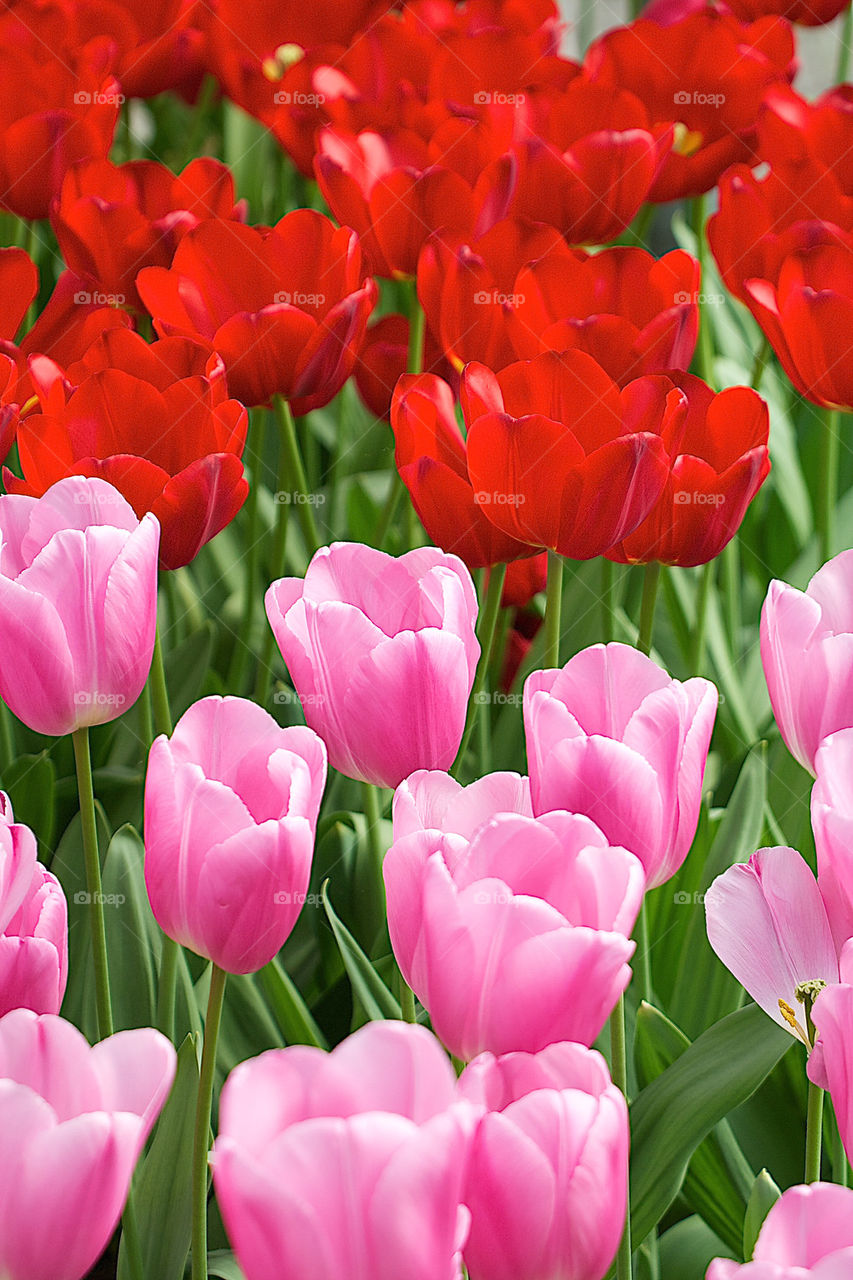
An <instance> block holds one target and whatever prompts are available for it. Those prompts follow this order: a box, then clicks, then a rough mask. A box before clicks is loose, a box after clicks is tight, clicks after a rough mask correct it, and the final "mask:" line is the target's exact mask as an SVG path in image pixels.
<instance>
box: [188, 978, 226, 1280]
mask: <svg viewBox="0 0 853 1280" xmlns="http://www.w3.org/2000/svg"><path fill="white" fill-rule="evenodd" d="M227 977H228V975H227V973H226V972H225V971H224V969H220V968H219V965H216V964H211V967H210V991H209V993H208V997H207V1017H206V1018H205V1022H204V1048H203V1049H202V1052H201V1072H200V1074H199V1078H198V1098H197V1101H196V1109H195V1136H194V1139H193V1261H192V1280H207V1153H208V1150H209V1148H210V1112H211V1108H212V1106H213V1077H214V1070H215V1067H216V1043H217V1041H218V1039H219V1024H220V1022H221V1020H222V1004H223V1000H224V997H225V979H226V978H227Z"/></svg>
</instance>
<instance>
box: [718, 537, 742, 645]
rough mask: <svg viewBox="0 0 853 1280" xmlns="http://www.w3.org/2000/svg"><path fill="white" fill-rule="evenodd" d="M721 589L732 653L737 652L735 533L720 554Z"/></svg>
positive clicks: (738, 608)
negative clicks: (723, 596)
mask: <svg viewBox="0 0 853 1280" xmlns="http://www.w3.org/2000/svg"><path fill="white" fill-rule="evenodd" d="M720 567H721V570H722V578H723V590H724V593H725V602H726V618H727V620H728V629H729V637H730V640H731V646H732V654H736V653H738V651H739V649H738V642H739V637H740V633H741V625H742V616H741V581H740V577H741V575H740V546H739V544H738V537H737V534H735V536H734V537H733V538H732V540H731V542H727V543H726V545H725V546H724V547H723V550H722V553H721V555H720Z"/></svg>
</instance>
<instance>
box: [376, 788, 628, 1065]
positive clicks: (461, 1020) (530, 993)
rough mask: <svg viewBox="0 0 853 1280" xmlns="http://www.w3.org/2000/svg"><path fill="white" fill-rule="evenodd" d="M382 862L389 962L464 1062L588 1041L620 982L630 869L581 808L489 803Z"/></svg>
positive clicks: (422, 834) (398, 843)
mask: <svg viewBox="0 0 853 1280" xmlns="http://www.w3.org/2000/svg"><path fill="white" fill-rule="evenodd" d="M384 873H385V887H386V890H387V895H388V927H389V931H390V934H391V945H392V946H393V948H394V954H395V956H396V957H397V963H398V964H399V966H400V971H401V973H402V974H403V977H404V978H405V979H406V981H407V982H408V984H409V986H410V987H411V988H412V990H413V991H414V992H415V994H416V995H417V996H418V997H419V999H420V1001H421V1003H422V1004H423V1005H424V1007H425V1008H426V1009H428V1010H429V1014H430V1017H431V1019H432V1025H433V1027H434V1028H435V1032H436V1035H438V1036H439V1038H440V1039H441V1040H442V1042H443V1043H444V1044H445V1045H447V1047H448V1048H449V1049H450V1050H451V1052H452V1053H454V1054H456V1056H457V1057H459V1058H462V1059H463V1060H465V1061H468V1060H470V1059H471V1058H473V1057H475V1056H476V1054H478V1053H483V1052H485V1051H489V1052H491V1053H510V1052H513V1051H515V1050H521V1051H524V1052H528V1053H536V1052H538V1050H540V1049H543V1048H544V1047H545V1046H546V1045H548V1044H550V1043H551V1042H552V1041H554V1040H577V1041H579V1042H582V1043H584V1044H591V1043H592V1041H593V1040H594V1039H595V1037H596V1036H597V1035H598V1033H599V1031H600V1030H601V1028H602V1026H603V1025H604V1023H605V1021H606V1019H607V1018H608V1016H609V1015H610V1013H611V1012H612V1010H613V1007H614V1005H615V1004H616V1001H617V1000H618V999H619V996H620V995H621V994H622V992H623V991H624V990H625V987H626V986H627V985H628V982H629V981H630V978H631V970H630V968H629V966H628V960H629V959H630V957H631V955H632V954H633V951H634V944H633V942H630V941H629V940H628V934H630V932H631V930H632V929H633V927H634V921H635V919H636V916H637V912H638V911H639V909H640V903H641V901H642V897H643V890H644V877H643V869H642V866H641V865H640V863H639V861H638V860H637V859H636V858H635V857H634V856H633V855H632V854H630V853H628V852H627V851H626V850H625V849H620V848H611V847H610V846H609V845H608V843H607V840H606V838H605V837H604V835H603V834H602V833H601V831H599V829H598V827H596V825H595V823H594V822H591V821H590V820H589V819H588V818H584V817H582V816H580V815H576V814H571V813H548V814H544V815H543V816H542V817H541V818H538V819H536V818H528V817H525V816H523V815H521V814H513V813H498V814H497V816H495V817H494V818H492V819H491V820H489V821H486V822H484V823H481V824H480V825H479V826H478V827H476V828H475V830H474V834H473V837H472V838H471V839H470V840H468V839H466V838H465V837H464V836H461V835H456V834H452V833H450V834H445V832H443V831H441V830H424V831H418V830H415V831H413V832H412V833H411V834H410V835H404V836H402V837H400V838H399V839H395V841H394V843H393V844H392V846H391V848H390V849H389V850H388V853H387V854H386V856H385V864H384Z"/></svg>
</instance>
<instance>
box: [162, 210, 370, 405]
mask: <svg viewBox="0 0 853 1280" xmlns="http://www.w3.org/2000/svg"><path fill="white" fill-rule="evenodd" d="M137 288H138V290H139V294H140V297H141V298H142V300H143V302H144V303H145V305H146V307H147V308H148V310H149V311H150V312H151V314H152V316H153V317H154V324H155V328H156V329H157V332H158V333H159V334H161V335H163V336H168V335H170V334H182V335H184V336H186V337H192V338H196V339H197V340H201V341H202V342H205V343H207V344H208V346H209V347H210V349H211V350H215V351H218V352H219V354H220V355H221V356H222V359H223V361H224V362H225V368H226V371H227V374H228V386H229V388H230V391H231V394H232V395H234V396H236V397H237V398H238V399H239V400H242V402H243V403H244V404H246V405H250V406H251V405H261V404H267V403H268V402H269V401H270V399H271V397H272V396H274V395H276V394H280V395H282V396H285V397H286V398H287V399H288V400H289V401H290V403H291V407H292V409H293V412H294V413H295V414H304V413H308V411H309V410H311V409H317V408H319V407H320V406H322V405H324V404H328V403H329V401H330V400H331V399H332V398H333V396H336V395H337V393H338V392H339V391H340V389H341V387H342V386H343V384H344V383H345V382H346V380H347V378H348V377H349V375H350V374H351V373H352V370H353V366H354V364H355V358H356V353H357V352H358V349H359V347H360V345H361V343H362V341H363V338H364V332H365V328H366V325H367V318H368V316H369V315H370V312H371V311H372V309H373V306H374V303H375V301H376V285H375V283H374V282H373V281H372V280H369V279H365V273H364V270H363V268H362V260H361V251H360V248H359V244H358V238H357V236H356V235H355V234H354V233H353V232H352V231H350V230H349V228H348V227H340V228H336V227H334V226H333V224H332V223H331V222H330V221H329V219H328V218H325V217H324V216H323V215H322V214H321V213H316V212H315V211H314V210H313V209H297V210H296V211H295V212H293V213H288V214H286V215H285V217H283V218H282V219H281V221H280V222H278V223H277V224H276V226H274V227H272V228H267V227H244V226H242V225H240V224H239V223H236V222H226V221H223V220H222V219H219V218H211V219H208V220H207V221H205V222H202V223H199V225H198V226H197V227H195V228H194V229H193V230H192V231H189V232H188V233H187V234H186V235H185V236H184V238H183V240H182V241H181V243H180V244H179V245H178V248H177V251H176V253H175V257H174V261H173V263H172V266H171V268H170V269H169V270H166V269H165V268H163V267H147V268H146V269H145V270H144V271H140V273H139V276H138V277H137Z"/></svg>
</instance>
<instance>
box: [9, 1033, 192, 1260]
mask: <svg viewBox="0 0 853 1280" xmlns="http://www.w3.org/2000/svg"><path fill="white" fill-rule="evenodd" d="M175 1061H176V1059H175V1050H174V1049H173V1048H172V1046H171V1044H169V1042H168V1040H167V1039H166V1038H165V1036H162V1035H160V1033H159V1032H158V1031H153V1030H152V1029H151V1028H150V1027H145V1028H143V1029H142V1030H139V1031H120V1032H119V1033H118V1034H117V1035H114V1036H110V1037H109V1038H108V1039H106V1040H102V1041H101V1042H100V1044H97V1045H95V1047H94V1048H90V1047H89V1045H88V1044H87V1043H86V1041H85V1040H84V1038H83V1036H82V1035H81V1034H80V1032H79V1031H78V1030H77V1028H76V1027H73V1026H72V1025H71V1023H70V1022H65V1021H64V1020H63V1019H62V1018H57V1017H55V1016H53V1015H52V1014H42V1015H40V1016H39V1015H37V1014H35V1013H32V1012H31V1011H30V1010H29V1009H16V1010H15V1011H14V1012H13V1013H8V1014H6V1016H5V1018H3V1019H2V1020H0V1275H2V1276H3V1278H4V1280H80V1278H81V1277H82V1276H84V1275H86V1273H87V1272H88V1271H89V1269H90V1268H91V1266H92V1264H93V1263H94V1262H95V1261H96V1260H97V1259H98V1257H99V1256H100V1255H101V1253H102V1252H103V1250H104V1248H105V1247H106V1245H107V1243H108V1241H109V1239H110V1236H111V1235H112V1233H113V1231H114V1230H115V1227H116V1224H117V1223H118V1220H119V1216H120V1215H121V1211H122V1209H123V1207H124V1202H125V1199H126V1198H127V1191H128V1186H129V1185H130V1176H131V1174H132V1172H133V1167H134V1165H135V1164H136V1161H137V1158H138V1156H139V1153H140V1151H141V1150H142V1147H143V1145H144V1143H145V1140H146V1138H147V1136H148V1133H149V1131H150V1129H151V1126H152V1125H153V1123H154V1121H155V1119H156V1118H157V1115H158V1113H159V1111H160V1108H161V1107H162V1105H163V1103H164V1101H165V1099H166V1095H167V1094H168V1092H169V1089H170V1088H171V1084H172V1079H173V1077H174V1074H175Z"/></svg>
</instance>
